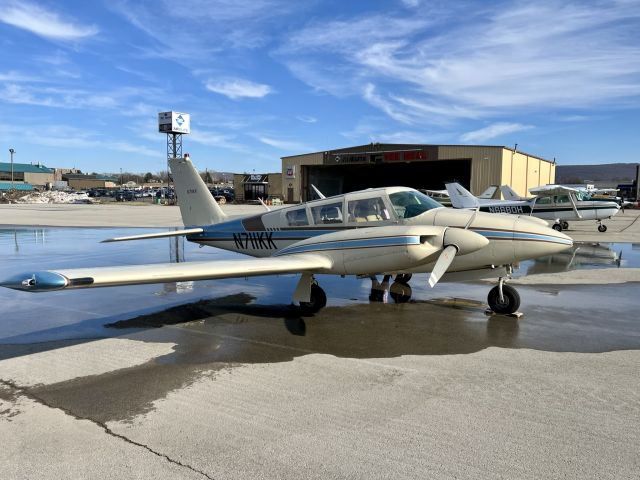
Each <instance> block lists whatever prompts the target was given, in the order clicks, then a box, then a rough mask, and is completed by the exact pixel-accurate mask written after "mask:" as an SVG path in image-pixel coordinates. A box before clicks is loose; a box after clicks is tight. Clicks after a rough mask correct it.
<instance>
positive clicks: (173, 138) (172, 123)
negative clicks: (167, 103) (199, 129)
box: [158, 112, 191, 189]
mask: <svg viewBox="0 0 640 480" xmlns="http://www.w3.org/2000/svg"><path fill="white" fill-rule="evenodd" d="M158 131H159V132H160V133H166V134H167V189H168V188H169V179H170V176H169V172H170V169H169V160H170V159H172V158H181V157H182V135H183V134H188V133H189V132H190V131H191V116H190V115H189V114H188V113H180V112H160V113H158Z"/></svg>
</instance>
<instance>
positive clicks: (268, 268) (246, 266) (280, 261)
mask: <svg viewBox="0 0 640 480" xmlns="http://www.w3.org/2000/svg"><path fill="white" fill-rule="evenodd" d="M332 265H333V261H332V260H331V259H330V258H329V257H328V256H323V255H318V254H309V253H302V254H292V255H287V256H283V257H265V258H247V259H237V260H221V261H210V262H184V263H160V264H153V265H127V266H118V267H97V268H76V269H62V270H45V271H40V272H36V273H33V274H32V275H31V276H29V275H20V276H16V277H13V278H11V279H9V280H7V281H5V282H3V283H2V284H0V286H3V287H8V288H13V289H14V290H23V291H27V292H44V291H51V290H62V289H68V288H92V287H111V286H117V285H138V284H143V283H164V282H183V281H189V280H211V279H216V278H233V277H236V278H238V277H240V278H241V277H253V276H260V275H276V274H284V273H303V272H314V273H322V272H323V271H324V270H328V269H330V268H331V267H332Z"/></svg>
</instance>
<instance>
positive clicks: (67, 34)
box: [0, 1, 98, 41]
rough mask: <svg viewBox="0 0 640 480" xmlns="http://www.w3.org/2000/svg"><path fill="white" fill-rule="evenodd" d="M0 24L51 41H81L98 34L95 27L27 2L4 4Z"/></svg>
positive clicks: (0, 10)
mask: <svg viewBox="0 0 640 480" xmlns="http://www.w3.org/2000/svg"><path fill="white" fill-rule="evenodd" d="M0 22H3V23H6V24H8V25H13V26H14V27H18V28H22V29H23V30H27V31H29V32H31V33H34V34H36V35H39V36H41V37H44V38H48V39H52V40H66V41H70V40H81V39H83V38H86V37H90V36H93V35H95V34H96V33H98V27H96V26H95V25H83V24H80V23H78V22H75V21H72V20H69V19H65V18H62V16H61V15H60V14H59V13H57V12H55V11H52V10H47V9H45V8H43V7H41V6H39V5H36V4H35V3H32V2H28V1H19V2H18V1H9V2H6V4H5V5H4V6H3V7H2V8H0Z"/></svg>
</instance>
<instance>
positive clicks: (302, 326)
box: [0, 228, 640, 363]
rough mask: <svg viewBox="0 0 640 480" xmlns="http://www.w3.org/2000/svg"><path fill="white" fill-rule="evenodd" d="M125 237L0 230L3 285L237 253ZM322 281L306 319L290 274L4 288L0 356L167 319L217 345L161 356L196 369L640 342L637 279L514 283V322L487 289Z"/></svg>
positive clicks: (630, 258) (631, 258) (597, 258)
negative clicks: (41, 272)
mask: <svg viewBox="0 0 640 480" xmlns="http://www.w3.org/2000/svg"><path fill="white" fill-rule="evenodd" d="M131 232H132V229H71V228H68V229H17V230H16V229H14V230H0V249H2V250H1V251H2V252H3V254H5V257H6V258H7V261H6V262H3V263H2V265H1V266H0V277H4V276H8V275H11V274H14V273H16V272H17V271H22V270H25V271H28V270H29V269H33V268H37V269H45V268H56V267H61V266H68V267H83V266H90V265H96V266H102V265H121V264H135V263H158V262H166V261H167V260H172V261H183V260H185V259H186V260H189V261H193V260H207V259H210V260H214V259H221V258H233V257H234V255H235V254H231V253H228V252H223V251H220V250H217V249H212V248H203V249H200V248H197V246H195V245H192V244H190V243H188V242H186V243H184V242H183V241H182V240H180V241H179V242H176V239H175V238H172V239H158V240H150V241H146V242H124V243H115V244H100V243H98V242H99V241H100V240H102V239H104V238H108V237H112V236H118V235H126V234H131ZM136 233H139V231H138V232H136ZM619 252H622V259H621V258H620V253H619ZM638 258H640V250H638V249H637V245H628V244H613V245H602V244H579V245H577V246H576V247H575V248H574V250H573V251H571V252H569V253H567V254H566V255H555V256H553V257H547V258H546V259H538V260H536V261H534V262H530V263H529V262H527V265H525V264H523V265H522V266H521V271H522V270H524V269H526V270H527V271H529V272H531V271H548V270H545V269H547V268H561V269H567V268H592V267H598V266H600V265H609V264H610V262H613V264H616V263H617V264H618V265H620V266H621V267H624V266H635V265H636V264H637V262H638ZM608 262H609V263H608ZM318 279H319V281H320V284H321V285H322V287H323V288H324V289H325V290H326V291H327V295H328V298H329V308H327V309H325V310H323V311H321V312H320V313H319V314H317V315H316V316H314V317H310V318H309V317H302V316H300V312H299V311H298V309H297V308H296V307H294V306H292V305H290V297H291V292H292V291H293V289H294V288H295V283H296V276H294V275H285V276H277V277H262V278H261V277H258V278H252V279H249V280H245V279H229V280H218V281H201V282H180V283H170V284H165V285H141V286H135V287H114V288H106V289H96V290H78V291H62V292H52V293H47V294H29V293H25V292H15V291H11V290H6V289H0V301H1V302H2V303H3V305H4V306H5V311H6V312H7V313H6V314H5V315H3V319H2V321H1V322H0V358H8V357H12V356H16V355H22V354H24V353H26V352H33V351H40V350H42V349H50V348H58V347H59V346H60V345H65V344H71V343H81V342H84V341H91V340H94V339H99V338H105V337H112V336H119V335H123V334H127V333H128V332H137V331H140V330H143V331H144V332H145V333H144V334H143V337H145V336H149V335H153V336H154V337H156V336H157V335H158V333H154V334H151V333H148V332H150V330H149V329H150V328H152V327H157V326H163V325H164V326H169V325H173V327H172V328H171V329H170V330H169V332H171V333H168V334H163V335H169V337H170V338H171V341H176V339H175V338H174V336H175V334H176V332H177V331H181V334H180V337H181V338H182V339H183V340H184V339H192V338H194V335H196V333H197V336H198V337H201V336H203V335H204V336H206V337H207V338H209V337H210V338H211V339H212V341H215V342H217V343H218V344H219V346H218V348H216V349H215V350H212V351H211V352H210V355H208V356H206V357H205V358H199V356H200V354H201V352H200V353H198V354H197V355H194V354H192V353H189V352H190V349H189V348H188V344H189V342H191V340H187V341H186V342H187V343H186V344H185V345H183V346H181V347H180V348H178V349H176V352H175V354H174V357H175V358H174V359H173V360H172V359H165V360H167V361H170V362H172V361H174V360H175V359H179V360H180V361H184V360H185V359H186V360H188V361H190V362H191V361H195V359H196V357H198V360H197V362H198V363H202V362H205V363H206V362H221V363H228V362H240V363H251V362H252V361H267V362H270V361H281V360H283V359H284V360H287V359H290V358H291V355H292V353H291V352H292V351H296V349H300V352H306V353H308V352H321V353H329V354H333V355H339V356H358V357H360V356H365V357H384V356H397V355H432V354H453V353H467V352H472V351H477V350H478V349H482V348H486V347H488V346H501V347H508V348H534V349H548V350H554V351H607V350H614V349H622V348H638V346H639V344H640V326H639V324H638V323H639V322H637V321H635V316H636V315H635V311H636V309H637V298H636V297H635V292H636V290H637V286H635V285H633V284H631V285H624V284H623V285H604V286H593V287H591V286H582V287H577V286H573V287H569V286H566V287H558V286H554V287H547V286H542V287H535V288H533V287H528V288H519V290H520V293H521V296H522V298H523V305H522V311H524V312H525V317H524V318H523V319H522V320H520V321H517V320H513V319H509V318H505V317H487V316H486V315H485V313H484V310H485V308H486V303H485V302H486V295H487V292H488V290H489V286H488V285H487V284H483V283H446V284H441V285H438V286H437V287H436V288H435V289H430V288H429V287H428V286H427V284H426V276H425V275H415V276H414V278H413V279H412V280H411V283H410V285H403V284H400V283H399V282H393V281H392V280H391V279H389V278H378V279H375V281H373V282H372V281H371V280H369V279H363V280H358V279H355V278H345V279H341V278H339V277H333V276H318ZM380 280H381V281H380ZM372 287H374V288H373V289H372ZM380 301H382V302H381V303H379V302H380ZM384 302H388V303H384ZM114 327H116V328H114ZM162 330H164V329H162ZM256 342H258V343H260V342H266V344H268V345H287V347H286V348H283V349H280V350H284V351H285V353H286V354H285V355H284V356H282V355H281V354H282V353H283V352H280V353H279V354H275V353H274V352H276V351H279V350H278V349H277V348H275V347H270V348H269V349H267V350H268V352H263V353H256V352H255V351H254V350H255V348H256ZM38 345H39V346H38ZM240 345H242V347H241V346H240ZM274 349H275V350H274ZM292 349H293V350H292Z"/></svg>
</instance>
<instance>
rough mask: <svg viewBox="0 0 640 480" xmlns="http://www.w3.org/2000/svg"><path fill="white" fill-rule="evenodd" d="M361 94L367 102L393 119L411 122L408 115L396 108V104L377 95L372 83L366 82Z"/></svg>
mask: <svg viewBox="0 0 640 480" xmlns="http://www.w3.org/2000/svg"><path fill="white" fill-rule="evenodd" d="M362 96H363V97H364V99H365V100H366V101H367V102H369V103H370V104H371V105H373V106H374V107H377V108H379V109H380V110H382V111H383V112H384V113H386V114H387V115H389V116H390V117H391V118H393V119H394V120H396V121H398V122H401V123H411V118H410V117H409V115H407V114H406V113H404V112H402V111H400V110H399V109H397V108H396V106H395V105H394V104H393V103H392V102H390V101H389V100H387V99H385V98H383V97H382V96H380V95H378V93H376V87H375V85H373V84H372V83H367V84H366V85H365V86H364V89H363V93H362Z"/></svg>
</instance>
